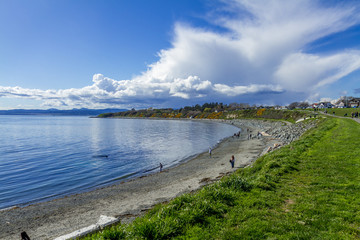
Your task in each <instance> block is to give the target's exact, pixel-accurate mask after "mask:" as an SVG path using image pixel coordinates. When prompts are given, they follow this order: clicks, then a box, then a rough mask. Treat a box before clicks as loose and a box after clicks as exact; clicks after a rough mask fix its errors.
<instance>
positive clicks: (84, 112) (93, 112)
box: [0, 108, 127, 116]
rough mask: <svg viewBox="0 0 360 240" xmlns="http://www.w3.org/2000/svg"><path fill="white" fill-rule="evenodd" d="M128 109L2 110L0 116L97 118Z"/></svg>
mask: <svg viewBox="0 0 360 240" xmlns="http://www.w3.org/2000/svg"><path fill="white" fill-rule="evenodd" d="M123 111H127V109H114V108H107V109H87V108H80V109H78V108H74V109H71V110H59V109H55V108H51V109H47V110H40V109H13V110H0V115H53V116H54V115H56V116H97V115H99V114H103V113H112V112H123Z"/></svg>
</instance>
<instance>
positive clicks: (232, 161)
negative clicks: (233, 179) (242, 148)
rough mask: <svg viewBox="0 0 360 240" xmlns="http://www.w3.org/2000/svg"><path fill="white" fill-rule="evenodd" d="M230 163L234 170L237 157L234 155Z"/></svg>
mask: <svg viewBox="0 0 360 240" xmlns="http://www.w3.org/2000/svg"><path fill="white" fill-rule="evenodd" d="M230 163H231V168H234V165H235V157H234V155H232V156H231V159H230Z"/></svg>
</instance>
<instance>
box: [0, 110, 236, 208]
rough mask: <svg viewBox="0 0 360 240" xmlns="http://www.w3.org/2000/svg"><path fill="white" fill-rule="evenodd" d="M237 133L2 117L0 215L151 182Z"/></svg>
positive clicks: (133, 122) (182, 125)
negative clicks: (134, 181)
mask: <svg viewBox="0 0 360 240" xmlns="http://www.w3.org/2000/svg"><path fill="white" fill-rule="evenodd" d="M237 131H239V129H238V128H236V127H233V126H230V125H225V124H220V123H214V122H196V121H176V120H173V121H168V120H146V119H144V120H143V119H97V118H88V117H51V116H0V133H1V138H0V209H3V208H8V207H11V206H22V205H26V204H30V203H34V202H39V201H44V200H49V199H52V198H56V197H60V196H64V195H68V194H73V193H78V192H84V191H88V190H90V189H94V188H96V187H99V186H104V185H109V184H113V183H115V182H117V181H121V180H124V179H129V178H133V177H138V176H141V175H144V174H149V173H152V172H155V171H158V166H159V163H160V162H161V163H162V164H163V165H164V168H168V167H171V166H173V165H175V164H177V163H179V162H180V161H182V160H184V159H187V158H189V157H191V156H194V155H196V154H199V153H201V152H204V151H207V149H208V148H209V146H214V145H216V143H217V142H218V141H219V140H220V139H223V138H225V137H228V136H231V135H233V134H234V133H235V132H237ZM103 155H107V156H108V157H104V156H103Z"/></svg>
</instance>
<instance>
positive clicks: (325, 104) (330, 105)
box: [318, 102, 333, 108]
mask: <svg viewBox="0 0 360 240" xmlns="http://www.w3.org/2000/svg"><path fill="white" fill-rule="evenodd" d="M332 107H333V105H332V104H331V103H330V102H321V103H320V104H319V106H318V108H332Z"/></svg>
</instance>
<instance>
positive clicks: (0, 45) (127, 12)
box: [0, 0, 360, 109]
mask: <svg viewBox="0 0 360 240" xmlns="http://www.w3.org/2000/svg"><path fill="white" fill-rule="evenodd" d="M0 9H1V14H0V109H48V108H58V109H72V108H96V109H100V108H127V109H130V108H136V109H140V108H148V107H155V108H163V107H173V108H178V107H183V106H189V105H190V106H191V105H195V104H203V103H205V102H222V103H226V104H229V103H233V102H237V103H248V104H250V105H253V104H256V105H288V104H290V103H292V102H295V101H298V102H300V101H308V102H309V103H312V102H317V101H322V100H331V99H337V98H339V97H340V96H355V97H356V96H359V95H360V15H359V14H358V13H359V10H360V2H359V1H355V0H354V1H351V0H349V1H335V0H323V1H316V0H293V1H287V0H171V1H170V0H151V1H149V0H121V1H118V0H106V1H103V0H62V1H58V0H32V1H28V0H0Z"/></svg>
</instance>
